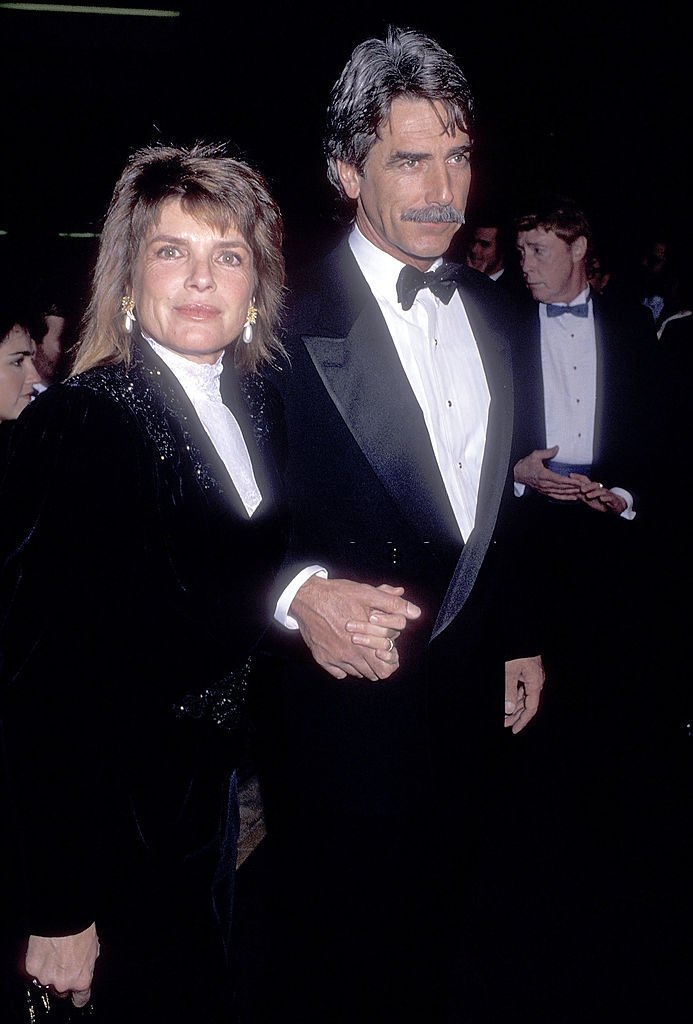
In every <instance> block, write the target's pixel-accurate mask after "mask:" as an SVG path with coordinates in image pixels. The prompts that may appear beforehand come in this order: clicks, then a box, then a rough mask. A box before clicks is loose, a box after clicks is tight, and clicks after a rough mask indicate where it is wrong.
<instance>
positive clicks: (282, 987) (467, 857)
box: [258, 28, 544, 1024]
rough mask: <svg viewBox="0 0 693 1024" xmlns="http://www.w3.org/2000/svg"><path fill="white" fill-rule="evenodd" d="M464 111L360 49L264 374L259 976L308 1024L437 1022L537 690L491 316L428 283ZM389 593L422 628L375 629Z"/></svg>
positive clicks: (456, 275) (439, 62)
mask: <svg viewBox="0 0 693 1024" xmlns="http://www.w3.org/2000/svg"><path fill="white" fill-rule="evenodd" d="M472 109H473V101H472V96H471V94H470V90H469V87H468V84H467V81H466V79H465V77H464V74H463V72H462V71H461V69H460V68H459V67H458V66H457V64H456V63H455V61H454V59H453V58H452V56H451V55H450V54H449V53H448V52H447V51H445V50H444V49H443V48H442V47H441V46H439V45H438V43H437V42H435V41H434V40H432V39H430V38H429V37H427V36H424V35H422V34H420V33H418V32H415V31H409V30H406V31H404V30H401V29H395V28H391V29H390V30H388V33H387V37H386V38H385V39H384V40H381V39H368V40H366V41H365V42H363V43H361V44H360V45H359V46H357V47H356V49H355V50H354V52H353V53H352V55H351V58H350V60H349V61H348V63H347V65H346V67H345V68H344V70H343V72H342V74H341V76H340V78H339V80H338V81H337V83H336V84H335V86H334V88H333V90H332V94H331V101H330V105H329V111H328V120H327V131H326V137H325V148H326V153H327V157H328V173H329V177H330V180H331V182H332V184H333V185H334V186H335V187H336V189H337V190H338V192H339V194H340V196H341V198H342V199H343V200H344V201H345V202H346V204H347V206H348V208H349V213H350V218H351V221H350V226H349V229H348V231H347V232H346V233H345V237H344V238H343V239H342V240H341V241H340V242H339V244H338V245H337V247H336V248H335V249H334V251H332V252H330V253H329V254H328V255H327V256H325V257H324V258H322V259H319V260H318V261H316V262H315V263H314V264H313V265H311V266H308V267H305V268H303V269H302V270H301V272H300V274H294V276H293V279H292V278H291V276H290V282H289V283H290V286H291V287H290V313H289V325H288V329H287V332H286V339H285V342H286V346H287V350H288V355H289V359H288V360H287V361H286V362H285V363H284V364H283V365H281V366H280V367H278V368H277V370H276V372H274V373H273V374H272V380H273V381H274V383H275V385H276V386H277V387H278V389H279V390H280V392H281V394H282V398H283V401H284V406H285V411H286V419H287V427H288V464H287V487H288V497H289V501H290V506H291V512H292V514H293V525H292V530H291V548H290V557H289V559H288V562H287V564H286V566H285V572H284V575H283V577H282V580H281V581H280V585H279V587H278V590H280V591H283V593H282V594H281V597H280V598H279V601H278V606H277V612H276V618H277V620H278V623H279V625H278V647H279V652H280V656H282V657H284V672H283V674H280V677H279V679H277V680H276V681H275V685H274V687H273V688H271V692H268V694H267V695H266V701H265V706H264V707H263V708H262V709H261V711H260V714H261V715H262V716H263V722H262V728H261V729H260V731H259V736H260V738H261V740H262V747H261V749H260V751H259V755H258V763H259V769H260V778H261V783H262V787H263V797H264V800H265V812H266V820H267V828H268V840H269V844H270V849H274V851H275V853H276V872H277V878H278V883H279V887H280V891H281V895H282V896H283V903H282V904H280V908H281V909H280V910H279V911H278V912H277V916H278V920H280V921H283V923H284V925H285V931H284V933H283V942H282V941H281V935H280V940H279V943H278V950H277V956H276V962H275V961H274V960H273V961H272V964H273V966H272V973H271V977H272V979H273V987H274V989H275V992H276V993H277V998H278V1003H279V1004H280V1006H281V1008H282V1012H283V1013H284V1014H285V1015H288V1016H289V1017H291V1013H292V1012H295V1013H297V1014H299V1015H300V1019H301V1020H303V1021H318V1020H320V1021H325V1020H330V1021H339V1022H344V1024H346V1022H349V1024H353V1022H355V1021H359V1022H360V1024H364V1022H370V1021H376V1020H377V1021H378V1022H380V1024H384V1022H391V1021H392V1022H394V1021H400V1020H402V1019H405V1017H406V1018H407V1019H408V1018H409V1016H411V1015H412V1014H413V1015H414V1016H415V1017H416V1016H417V1014H418V1015H420V1019H425V1020H428V1021H435V1020H438V1019H441V1020H442V1019H444V1018H443V1017H442V1016H441V1017H440V1018H439V1016H438V1014H439V1013H441V1014H442V1012H443V1008H442V1004H443V1002H444V985H445V974H446V970H445V969H446V966H447V963H448V960H449V959H450V958H451V956H452V954H453V953H456V949H455V948H454V943H453V933H454V939H455V943H456V942H458V941H459V940H461V939H462V938H463V937H464V936H466V935H467V934H468V933H471V932H472V930H473V929H475V928H476V924H473V923H472V922H473V918H472V914H473V907H474V903H473V901H474V900H478V899H480V898H481V892H482V888H483V887H482V886H481V874H480V871H481V865H480V861H483V865H484V866H487V867H488V866H490V863H491V861H490V860H484V856H485V855H486V854H487V853H489V847H491V846H492V845H493V844H492V843H491V842H490V833H489V829H490V828H491V827H492V823H497V822H498V821H499V818H500V817H502V813H503V807H502V805H503V801H504V800H512V799H513V796H512V795H511V794H509V793H508V787H509V786H510V785H511V783H510V782H509V780H508V779H503V780H502V782H501V781H500V780H499V778H498V775H496V773H497V772H498V773H499V774H500V772H499V766H500V764H501V763H502V762H501V754H502V750H503V747H504V740H505V741H509V740H510V739H512V737H513V734H517V733H518V732H520V731H521V730H523V729H524V727H525V726H526V725H527V723H528V722H529V721H530V720H531V719H532V717H533V716H534V714H535V712H536V710H537V707H538V704H539V696H540V691H541V688H542V684H543V677H544V674H543V666H542V662H541V658H540V656H539V647H538V641H537V640H536V638H535V637H534V636H532V635H530V634H529V632H528V631H527V629H526V628H525V624H524V621H523V618H524V617H523V616H522V615H521V609H522V605H519V606H516V607H515V609H514V612H513V614H512V615H509V614H507V604H508V603H509V598H510V593H511V592H510V590H509V589H506V588H505V586H504V583H505V581H506V580H507V579H508V575H507V565H508V552H507V549H506V546H505V537H504V530H503V528H502V525H501V524H502V509H503V508H504V506H505V504H506V503H507V502H512V501H513V496H512V474H511V469H510V446H511V432H512V379H511V372H510V363H509V352H508V340H507V329H508V323H509V322H511V320H510V318H509V317H508V316H507V305H506V301H507V300H505V299H504V297H503V293H502V291H501V289H499V288H497V287H496V285H495V284H494V283H493V282H492V281H490V280H487V279H486V278H484V277H482V276H480V275H477V274H474V273H473V272H471V271H469V270H467V268H465V267H461V266H458V265H455V264H448V263H445V262H443V261H442V259H441V258H442V256H443V254H444V253H445V252H446V251H447V250H448V248H449V246H450V243H451V240H452V238H453V236H454V235H455V233H456V232H457V230H458V229H459V227H460V225H461V224H462V223H463V221H464V216H463V212H464V208H465V203H466V201H467V194H468V191H469V186H470V180H471V169H470V153H471V147H472V138H471V134H472V127H473V124H472ZM354 580H357V581H359V583H358V584H356V583H353V582H349V581H354ZM382 585H387V586H391V587H403V588H404V595H405V598H409V600H410V601H411V602H414V603H415V605H416V608H417V609H420V616H419V617H414V614H412V615H411V616H410V618H409V621H405V617H404V616H399V617H397V616H393V615H388V614H383V613H380V612H379V611H378V610H377V608H374V606H373V594H374V593H375V594H377V591H374V590H373V588H374V587H378V586H382ZM285 586H288V590H284V587H285ZM364 586H366V588H367V590H366V591H365V592H364V594H365V596H363V597H362V596H361V589H360V588H362V587H364ZM371 612H373V616H372V617H371ZM369 618H371V622H372V623H375V624H376V625H377V624H380V625H381V628H382V634H383V635H382V639H378V638H376V639H377V642H378V643H379V645H380V647H381V648H382V650H381V651H380V652H379V653H380V654H381V655H382V654H386V653H387V649H388V648H391V647H392V646H393V644H394V639H396V640H397V643H396V651H397V652H398V654H399V667H398V668H397V670H396V671H395V672H392V673H391V674H390V675H389V677H388V678H387V679H384V678H382V675H381V674H379V673H378V671H377V664H376V662H375V658H374V651H373V648H372V647H370V648H369V647H368V646H367V644H368V643H371V644H373V643H374V642H376V641H374V640H373V639H371V640H369V638H368V636H367V635H366V634H365V633H364V632H363V630H362V629H361V628H359V623H364V622H367V621H369ZM405 624H406V629H404V631H403V632H401V633H400V634H399V636H398V635H397V632H396V630H398V629H399V630H401V629H402V628H403V626H404V625H405ZM291 627H297V629H296V628H294V629H293V631H292V629H291ZM388 629H389V632H388ZM393 629H394V630H395V632H394V633H393V632H392V631H393ZM301 638H302V639H301ZM390 640H392V643H391V642H390ZM303 641H305V643H303ZM361 642H362V643H363V644H364V645H366V646H362V645H361ZM350 649H351V650H352V651H353V652H354V654H353V655H352V654H350V653H349V651H350ZM366 655H367V656H370V657H371V658H372V659H373V660H372V664H374V665H376V669H375V676H376V677H377V678H375V679H374V676H373V675H369V674H368V672H364V671H363V658H364V657H365V656H366ZM356 656H359V657H360V658H361V659H362V660H361V662H360V663H359V664H358V665H356V664H353V665H352V664H351V663H350V659H351V660H354V659H355V657H356ZM324 669H327V670H328V671H330V672H331V675H332V676H333V678H332V679H328V678H326V675H325V671H324ZM269 690H270V688H269V687H268V691H269ZM504 696H505V706H504V705H503V702H504ZM504 712H505V725H506V726H507V729H506V730H504V729H503V722H504V717H503V716H504ZM496 784H497V785H496ZM494 827H495V825H494ZM487 840H489V842H488V844H487V843H486V841H487ZM506 854H507V857H508V859H509V861H512V860H513V855H512V854H511V853H510V852H509V851H506ZM494 863H495V862H494ZM496 880H497V881H499V882H500V883H501V884H503V877H502V875H501V874H500V873H499V874H498V875H497V876H496ZM461 896H463V897H464V899H465V902H464V904H461V903H460V902H459V899H458V897H461ZM462 906H463V907H464V911H462V910H461V908H462ZM446 912H448V913H449V919H448V918H446ZM460 914H463V916H462V917H460ZM448 925H449V930H448ZM470 938H471V935H470ZM474 939H475V945H474V949H475V951H477V952H478V950H480V949H481V948H482V947H483V939H482V936H481V933H480V932H479V931H478V930H476V933H475V935H474ZM465 964H466V961H465ZM476 966H477V967H479V968H481V966H482V965H481V964H477V965H476ZM466 969H467V968H466V966H465V968H464V970H465V971H466ZM474 977H475V978H476V975H475V976H474ZM475 983H476V982H475ZM473 987H474V985H473V984H471V982H470V989H471V988H473ZM479 987H480V988H481V987H482V985H481V982H479ZM465 990H466V987H465ZM470 998H471V995H470ZM439 1003H440V1004H441V1005H439ZM270 1019H274V1018H273V1017H272V1016H271V1013H270ZM292 1019H293V1018H292ZM455 1019H457V1018H455Z"/></svg>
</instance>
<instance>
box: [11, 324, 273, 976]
mask: <svg viewBox="0 0 693 1024" xmlns="http://www.w3.org/2000/svg"><path fill="white" fill-rule="evenodd" d="M221 380H222V383H221V386H222V395H223V397H224V400H225V401H226V403H227V404H228V405H229V406H230V407H231V408H232V409H233V411H234V413H235V415H236V417H237V419H238V420H239V422H240V424H241V428H242V430H243V433H244V436H245V439H246V443H247V446H248V449H249V452H250V455H251V459H252V463H253V468H254V472H255V475H256V479H257V481H258V484H259V487H260V491H261V493H262V502H261V504H260V506H259V508H258V509H257V510H256V512H255V513H254V515H253V516H252V517H251V518H249V517H248V515H247V513H246V510H245V508H244V506H243V504H242V502H241V499H240V497H239V495H238V493H237V491H236V489H235V487H234V486H233V483H232V482H231V478H230V477H229V475H228V473H227V471H226V469H225V467H224V465H223V463H222V462H221V460H220V458H219V456H218V454H217V452H216V450H215V448H214V447H213V445H212V444H211V442H210V440H209V438H208V436H207V434H206V432H205V430H204V429H203V427H202V425H201V423H200V421H199V419H198V417H197V415H196V413H195V411H194V409H193V406H192V404H191V403H190V401H189V400H188V398H187V396H186V394H185V392H184V391H183V389H182V388H181V387H180V385H179V384H178V382H177V380H176V379H175V377H174V376H173V375H172V374H171V372H170V371H169V369H168V368H167V367H166V365H165V364H164V363H163V362H162V361H161V360H159V359H158V358H157V356H156V355H155V354H154V353H153V352H152V351H151V348H150V346H149V345H147V344H146V343H144V342H142V340H141V339H139V340H138V343H137V346H136V351H135V356H134V359H133V362H132V365H131V366H130V368H129V370H126V369H125V367H124V366H123V365H119V366H107V367H102V368H96V369H92V370H89V371H87V372H86V373H84V374H81V375H79V376H77V377H75V378H72V379H70V380H68V381H67V382H66V383H64V384H56V385H53V386H52V387H51V388H49V389H48V390H47V391H45V392H44V393H43V394H41V395H40V396H39V397H38V398H37V399H36V400H35V401H34V402H33V403H32V404H31V406H30V407H29V408H28V409H27V410H26V411H25V413H23V414H22V417H21V420H18V421H17V425H16V429H15V434H14V438H13V444H12V451H11V455H10V458H9V462H8V468H7V471H6V474H5V477H4V480H3V482H2V487H1V489H0V504H1V507H2V520H3V526H2V531H1V534H2V537H1V539H0V549H1V557H0V657H1V661H0V679H1V682H2V720H3V721H2V724H3V732H4V743H5V748H6V764H7V771H8V786H9V789H10V793H11V795H12V796H13V798H14V814H15V815H16V820H15V821H14V823H13V827H12V831H13V833H14V835H15V836H16V837H17V838H18V852H19V859H20V863H21V865H22V867H23V874H24V882H25V887H26V891H25V899H24V906H23V908H22V909H23V914H24V922H25V927H26V929H27V930H28V931H29V932H31V933H34V934H41V935H50V934H64V933H67V932H72V931H77V930H79V929H81V928H84V927H86V926H87V925H88V924H89V923H90V922H91V921H94V920H96V922H97V929H98V930H99V934H100V936H101V938H102V946H104V943H103V936H104V935H105V934H106V933H108V934H109V935H110V934H111V932H115V933H116V934H117V933H118V929H119V928H120V929H121V934H123V933H125V932H127V930H128V929H129V930H130V934H131V935H136V934H137V922H139V921H142V922H146V925H144V928H145V934H146V935H147V936H149V937H150V939H151V934H152V933H151V930H150V929H151V928H152V927H154V926H157V925H158V926H159V927H160V928H161V931H162V934H165V933H166V929H167V928H168V926H169V924H170V925H171V928H172V933H175V934H180V932H181V930H184V928H185V926H186V924H188V923H189V922H190V917H188V916H187V915H188V913H190V914H193V913H196V914H197V918H196V920H197V925H195V926H194V927H198V926H199V927H200V928H201V927H202V926H201V925H200V922H201V921H202V920H203V919H204V918H205V914H204V911H203V910H201V906H203V905H206V904H207V903H209V904H210V906H211V901H210V897H209V890H210V889H211V885H212V880H213V878H214V875H215V872H217V870H218V868H219V863H218V858H219V855H220V850H221V849H222V848H223V847H224V843H225V841H226V840H227V839H228V835H229V832H228V828H229V821H228V814H229V782H230V778H231V776H232V773H233V771H234V769H235V767H236V764H237V759H238V756H239V748H238V746H237V744H236V738H237V733H236V732H235V731H233V730H234V729H235V726H236V725H237V724H238V720H239V717H242V716H241V715H240V709H241V708H242V702H243V695H244V690H245V688H246V687H247V673H248V671H249V668H248V659H249V656H250V655H251V654H252V652H253V649H254V647H255V646H256V645H257V642H258V639H259V638H260V636H261V634H262V632H263V630H264V629H265V628H266V625H267V621H268V603H267V601H268V594H269V589H270V584H271V580H272V578H273V575H274V573H275V572H276V569H277V566H278V562H279V559H280V555H281V546H282V530H281V524H280V521H279V514H278V502H277V496H278V490H277V481H278V476H277V473H276V470H275V468H274V467H273V465H272V463H271V456H270V447H271V446H270V445H269V443H268V442H269V440H270V438H271V434H272V430H273V419H272V414H271V409H270V405H269V404H268V401H267V398H266V395H265V389H264V385H263V384H262V382H261V381H260V380H258V381H257V382H256V383H251V384H250V385H249V386H248V388H247V395H248V396H249V400H250V402H251V405H252V408H251V405H249V404H248V401H247V400H246V399H244V397H243V396H242V394H241V391H240V389H239V384H238V382H237V380H236V378H235V373H234V369H233V367H232V366H226V367H225V369H224V371H223V374H222V378H221ZM229 730H231V731H229ZM231 810H232V811H233V809H231ZM226 853H228V850H226ZM228 868H229V871H232V869H233V863H231V864H230V865H228ZM193 893H197V894H198V895H197V896H193V895H192V894H193ZM205 893H207V895H206V896H205ZM186 894H187V895H186ZM196 900H197V903H196V902H195V901H196ZM191 927H192V926H191ZM157 941H159V940H158V939H157V940H156V941H155V940H154V939H151V942H150V945H151V947H152V948H156V945H157ZM200 942H202V939H200ZM106 949H107V944H106V947H105V948H103V950H102V952H104V954H105V953H106ZM102 959H103V960H104V961H106V960H107V959H108V958H107V956H103V957H102ZM164 959H165V958H164ZM152 984H154V982H152Z"/></svg>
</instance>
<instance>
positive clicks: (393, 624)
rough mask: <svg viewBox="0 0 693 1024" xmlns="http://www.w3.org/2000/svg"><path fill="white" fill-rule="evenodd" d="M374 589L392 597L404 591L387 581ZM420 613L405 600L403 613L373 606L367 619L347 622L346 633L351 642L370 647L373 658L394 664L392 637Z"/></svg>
mask: <svg viewBox="0 0 693 1024" xmlns="http://www.w3.org/2000/svg"><path fill="white" fill-rule="evenodd" d="M377 589H378V590H382V591H383V593H385V594H391V595H393V596H395V597H401V596H402V595H403V594H404V587H391V586H389V585H388V584H387V583H381V585H380V586H379V587H378V588H377ZM383 603H384V602H383ZM420 615H421V609H420V608H419V606H418V605H415V604H412V602H411V601H407V602H406V606H405V610H404V611H403V612H400V613H393V612H388V611H385V610H384V609H383V608H376V607H374V608H372V609H371V614H370V616H369V619H368V622H355V621H354V622H347V624H346V627H345V628H346V631H347V633H351V642H352V643H353V644H358V645H359V646H361V647H370V648H371V650H373V651H374V652H375V656H376V658H380V660H381V661H384V662H387V663H388V664H390V665H393V666H397V665H399V654H398V653H397V648H396V647H395V640H396V639H397V637H398V636H399V635H400V633H401V632H402V630H403V629H405V628H406V626H407V623H408V622H410V621H412V620H415V619H418V618H419V617H420Z"/></svg>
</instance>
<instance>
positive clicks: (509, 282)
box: [453, 209, 530, 301]
mask: <svg viewBox="0 0 693 1024" xmlns="http://www.w3.org/2000/svg"><path fill="white" fill-rule="evenodd" d="M461 242H462V252H463V258H464V262H465V263H466V264H467V266H468V267H473V269H474V270H478V271H479V272H480V273H482V274H487V275H488V276H489V277H490V278H491V280H492V281H497V282H498V284H500V285H501V286H502V287H503V288H507V289H508V290H509V291H510V292H511V293H512V295H513V296H514V297H515V298H516V299H518V300H519V301H526V300H528V299H529V298H530V296H529V292H528V290H527V285H526V284H525V279H524V277H523V275H522V271H521V270H520V266H519V263H518V260H517V253H516V249H515V239H514V236H513V234H512V231H511V228H510V225H509V224H508V221H507V219H506V218H505V217H504V216H502V215H500V214H497V213H494V211H493V209H488V210H483V209H482V210H478V211H477V212H476V214H475V216H474V219H473V221H472V222H471V223H469V221H468V222H467V225H466V227H465V237H464V238H463V239H461ZM453 252H454V243H453Z"/></svg>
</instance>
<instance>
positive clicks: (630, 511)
mask: <svg viewBox="0 0 693 1024" xmlns="http://www.w3.org/2000/svg"><path fill="white" fill-rule="evenodd" d="M609 490H610V491H611V493H612V494H618V496H619V498H623V500H624V501H625V503H626V507H625V508H624V510H623V512H621V519H635V509H634V508H633V495H632V494H631V493H630V491H625V490H624V489H623V487H610V488H609ZM638 529H639V527H638Z"/></svg>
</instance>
